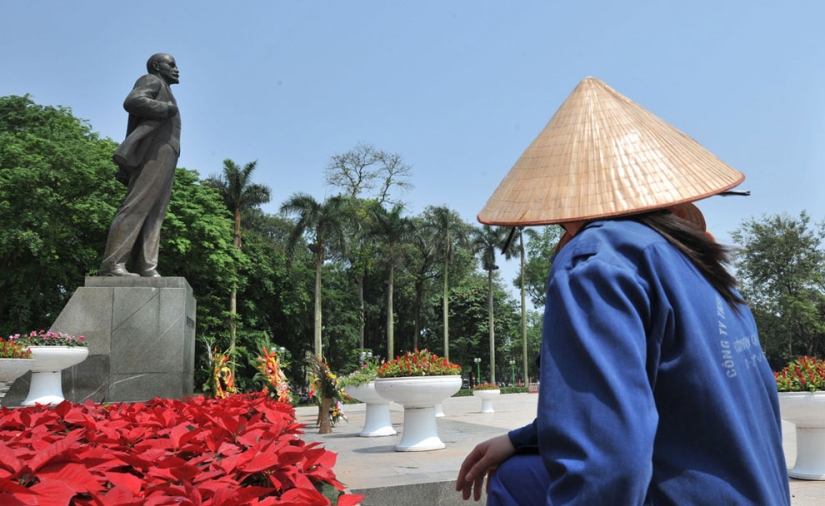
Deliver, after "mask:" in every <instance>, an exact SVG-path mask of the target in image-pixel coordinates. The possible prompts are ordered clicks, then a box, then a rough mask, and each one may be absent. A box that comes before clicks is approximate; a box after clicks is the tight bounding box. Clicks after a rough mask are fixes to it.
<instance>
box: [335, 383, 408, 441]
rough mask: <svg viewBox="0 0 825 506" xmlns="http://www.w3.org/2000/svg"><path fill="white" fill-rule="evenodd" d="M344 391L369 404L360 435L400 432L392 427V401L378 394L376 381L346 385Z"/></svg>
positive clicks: (388, 434)
mask: <svg viewBox="0 0 825 506" xmlns="http://www.w3.org/2000/svg"><path fill="white" fill-rule="evenodd" d="M344 391H345V392H346V393H347V394H348V395H349V396H350V397H352V398H354V399H357V400H359V401H361V402H363V403H365V404H366V405H367V414H366V416H365V418H364V429H363V430H362V431H361V434H359V436H361V437H379V436H394V435H396V434H398V432H396V430H395V429H393V428H392V420H390V401H389V400H388V399H386V398H384V397H381V396H380V395H378V393H377V392H376V391H375V382H374V381H370V382H369V383H366V384H363V385H358V386H349V387H344Z"/></svg>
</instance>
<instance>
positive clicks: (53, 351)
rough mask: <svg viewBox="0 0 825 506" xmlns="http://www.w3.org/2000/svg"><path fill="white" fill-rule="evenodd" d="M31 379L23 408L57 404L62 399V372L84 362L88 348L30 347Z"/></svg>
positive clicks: (87, 354)
mask: <svg viewBox="0 0 825 506" xmlns="http://www.w3.org/2000/svg"><path fill="white" fill-rule="evenodd" d="M29 349H30V350H31V352H32V359H34V364H33V365H32V368H31V371H32V379H31V385H30V386H29V395H28V396H27V397H26V399H25V400H24V401H23V403H22V404H23V406H34V405H35V404H58V403H60V402H63V401H64V400H65V397H63V384H62V381H61V380H62V372H61V371H63V369H66V368H69V367H71V366H73V365H75V364H79V363H80V362H83V361H84V360H86V357H88V356H89V348H87V347H85V346H31V347H29Z"/></svg>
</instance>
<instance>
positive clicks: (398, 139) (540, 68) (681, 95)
mask: <svg viewBox="0 0 825 506" xmlns="http://www.w3.org/2000/svg"><path fill="white" fill-rule="evenodd" d="M823 19H825V2H822V1H819V0H790V1H786V2H775V1H764V0H692V1H690V2H663V1H658V0H657V1H653V0H651V1H637V0H626V1H622V2H616V1H608V0H576V1H567V2H550V1H530V0H527V1H518V2H503V1H495V2H494V1H486V0H479V1H469V0H467V1H454V0H442V1H429V0H422V1H418V2H387V1H358V0H353V1H348V2H332V1H315V2H309V1H306V2H298V1H274V0H270V1H248V2H226V1H220V2H217V1H199V2H182V1H181V2H171V1H168V2H156V1H143V2H140V3H133V2H130V3H126V2H103V1H91V0H88V1H83V2H58V1H37V2H31V1H28V0H0V47H2V48H4V50H3V52H2V56H0V68H2V71H0V95H10V94H15V95H22V94H25V93H30V94H31V95H33V97H34V100H35V101H36V102H37V103H40V104H48V105H65V106H69V107H71V108H72V110H73V112H74V114H75V115H76V116H78V117H80V118H84V119H87V120H88V121H89V122H90V123H91V125H92V127H93V128H94V129H95V130H96V131H98V132H100V134H101V135H102V136H104V137H110V138H112V139H113V140H115V141H117V142H120V141H121V140H122V138H123V135H124V133H125V128H126V113H125V112H124V111H123V109H122V106H121V104H122V102H123V99H124V98H125V96H126V94H127V93H128V91H129V90H130V89H131V87H132V85H133V84H134V81H135V80H136V79H137V78H138V77H140V75H142V74H143V73H144V72H145V61H146V59H147V58H148V57H149V56H150V55H151V54H153V53H155V52H168V53H171V54H173V55H174V56H175V57H176V59H177V61H178V64H179V67H180V69H181V83H180V84H179V85H177V86H176V87H175V88H174V92H175V95H176V97H177V99H178V103H179V106H180V109H181V115H182V120H183V134H182V140H181V144H182V153H181V158H180V162H179V165H180V166H181V167H186V168H189V169H195V170H197V171H199V172H200V173H201V175H202V176H204V177H205V176H207V175H209V174H212V173H217V172H219V171H220V169H221V165H222V161H223V159H225V158H232V159H233V160H235V161H236V162H238V163H240V164H243V163H246V162H248V161H251V160H258V171H257V172H256V180H257V181H258V182H261V183H264V184H267V185H269V186H270V188H271V189H272V197H273V198H272V203H271V204H269V205H266V206H264V210H265V211H267V212H270V213H275V212H277V209H278V207H279V206H280V204H281V203H282V202H283V201H284V200H285V199H286V198H287V197H288V196H289V195H290V194H291V193H293V192H296V191H303V192H308V193H310V194H312V195H314V196H315V197H316V198H319V199H321V198H323V197H324V196H325V195H327V194H328V193H329V189H328V188H326V187H325V185H324V181H323V168H324V167H325V166H326V164H327V162H328V160H329V158H330V156H332V155H334V154H336V153H342V152H345V151H347V150H349V149H351V148H352V147H354V146H355V145H356V144H357V143H359V142H368V143H371V144H373V145H375V147H377V148H380V149H384V150H387V151H392V152H396V153H399V154H401V155H402V156H403V157H404V159H405V161H406V162H407V163H409V164H410V165H412V167H413V180H412V183H413V184H414V189H413V190H412V191H410V192H409V193H407V194H406V195H405V196H404V200H405V201H406V202H407V203H408V204H409V211H410V212H411V213H416V214H417V213H419V212H421V211H422V210H423V209H424V207H426V206H427V205H431V204H432V205H442V204H446V205H448V206H450V207H451V208H453V209H456V210H457V211H458V212H459V213H460V214H461V215H462V216H463V217H464V219H466V220H467V221H470V222H473V223H475V216H476V214H477V213H478V211H480V210H481V208H482V207H483V205H484V203H485V202H486V200H487V198H488V197H489V196H490V195H491V194H492V192H493V190H494V189H495V188H496V186H497V185H498V183H499V182H500V181H501V179H502V178H503V177H504V175H505V174H506V173H507V171H508V170H509V169H510V168H511V167H512V165H513V163H514V162H515V161H516V160H517V159H518V157H519V155H520V154H521V153H522V151H523V150H524V149H525V148H526V147H527V146H528V145H529V144H530V142H531V141H532V140H533V138H534V137H535V136H536V135H537V134H538V133H539V131H540V130H541V129H542V128H543V126H544V125H545V124H546V123H547V121H549V120H550V118H551V116H552V115H553V113H554V112H555V110H556V108H557V107H558V106H559V105H560V104H561V103H562V102H563V101H564V99H565V98H566V97H567V96H568V95H569V93H570V92H571V91H572V90H573V88H574V87H575V86H576V84H578V82H579V81H580V80H581V79H583V78H584V77H586V76H590V75H592V76H594V77H597V78H599V79H601V80H603V81H605V82H606V83H607V84H609V85H611V86H612V87H613V88H615V89H616V90H617V91H619V92H620V93H622V94H624V95H626V96H627V97H629V98H631V99H632V100H634V101H636V102H638V103H639V104H641V105H642V106H644V107H646V108H648V109H649V110H650V111H652V112H653V113H654V114H656V115H658V116H660V117H661V118H663V119H664V120H666V121H668V122H670V123H671V124H673V125H674V126H675V127H677V128H679V129H680V130H682V131H684V132H685V133H687V134H688V135H690V136H691V137H693V138H695V139H696V140H697V141H699V142H700V143H701V144H703V145H704V146H705V147H706V148H708V149H709V150H710V151H711V152H713V153H714V154H716V155H717V156H718V157H720V158H721V159H723V160H725V161H726V162H727V163H728V164H730V165H731V166H733V167H735V168H737V169H738V170H740V171H742V172H744V173H745V174H746V176H747V179H746V180H745V182H744V183H743V184H742V185H741V186H740V187H739V189H747V190H751V192H752V196H751V197H746V198H739V197H730V198H722V197H713V198H711V199H707V200H705V201H701V202H699V203H698V205H699V207H700V208H701V209H702V210H703V211H704V212H705V215H706V218H707V221H708V223H709V228H710V230H711V231H712V232H713V233H714V234H715V235H716V236H717V238H718V239H720V241H722V242H729V241H730V235H729V233H730V232H731V231H732V230H734V229H735V228H736V227H738V226H739V224H740V223H741V222H742V220H744V219H747V218H749V217H750V216H757V217H758V216H760V215H761V214H762V213H767V214H775V213H781V212H788V213H791V214H793V215H798V213H799V212H800V211H802V210H803V209H804V210H807V211H808V212H809V213H810V214H811V215H812V216H813V218H814V219H815V220H816V221H819V220H822V219H823V217H825V199H823V198H822V190H823V188H825V70H824V69H825V37H823V36H822V33H823V29H822V26H821V24H822V20H823ZM514 267H515V266H513V267H512V270H511V268H509V267H505V269H504V273H505V276H507V275H508V274H507V271H511V272H514ZM511 276H512V274H511V275H510V277H511Z"/></svg>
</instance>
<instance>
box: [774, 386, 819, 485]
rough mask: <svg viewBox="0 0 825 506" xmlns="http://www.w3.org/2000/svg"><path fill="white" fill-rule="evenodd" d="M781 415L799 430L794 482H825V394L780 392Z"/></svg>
mask: <svg viewBox="0 0 825 506" xmlns="http://www.w3.org/2000/svg"><path fill="white" fill-rule="evenodd" d="M779 413H780V416H781V417H782V419H783V420H786V421H788V422H791V423H792V424H794V425H795V426H796V464H795V465H794V467H793V469H791V470H790V471H788V475H789V476H790V477H791V478H797V479H800V480H825V392H780V393H779Z"/></svg>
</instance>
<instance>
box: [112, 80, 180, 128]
mask: <svg viewBox="0 0 825 506" xmlns="http://www.w3.org/2000/svg"><path fill="white" fill-rule="evenodd" d="M161 86H163V85H162V83H161V80H160V78H158V77H156V76H153V75H151V74H147V75H145V76H143V77H141V78H140V79H138V80H137V82H136V83H135V87H134V88H132V91H131V92H130V93H129V95H128V96H127V97H126V100H124V101H123V108H124V109H126V111H127V112H128V113H129V114H134V115H135V116H140V117H142V118H149V119H166V118H168V117H170V116H174V115H175V114H177V111H178V108H177V106H176V105H175V104H174V103H172V102H165V101H161V100H156V99H155V97H157V96H158V92H159V91H160V88H161Z"/></svg>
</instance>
